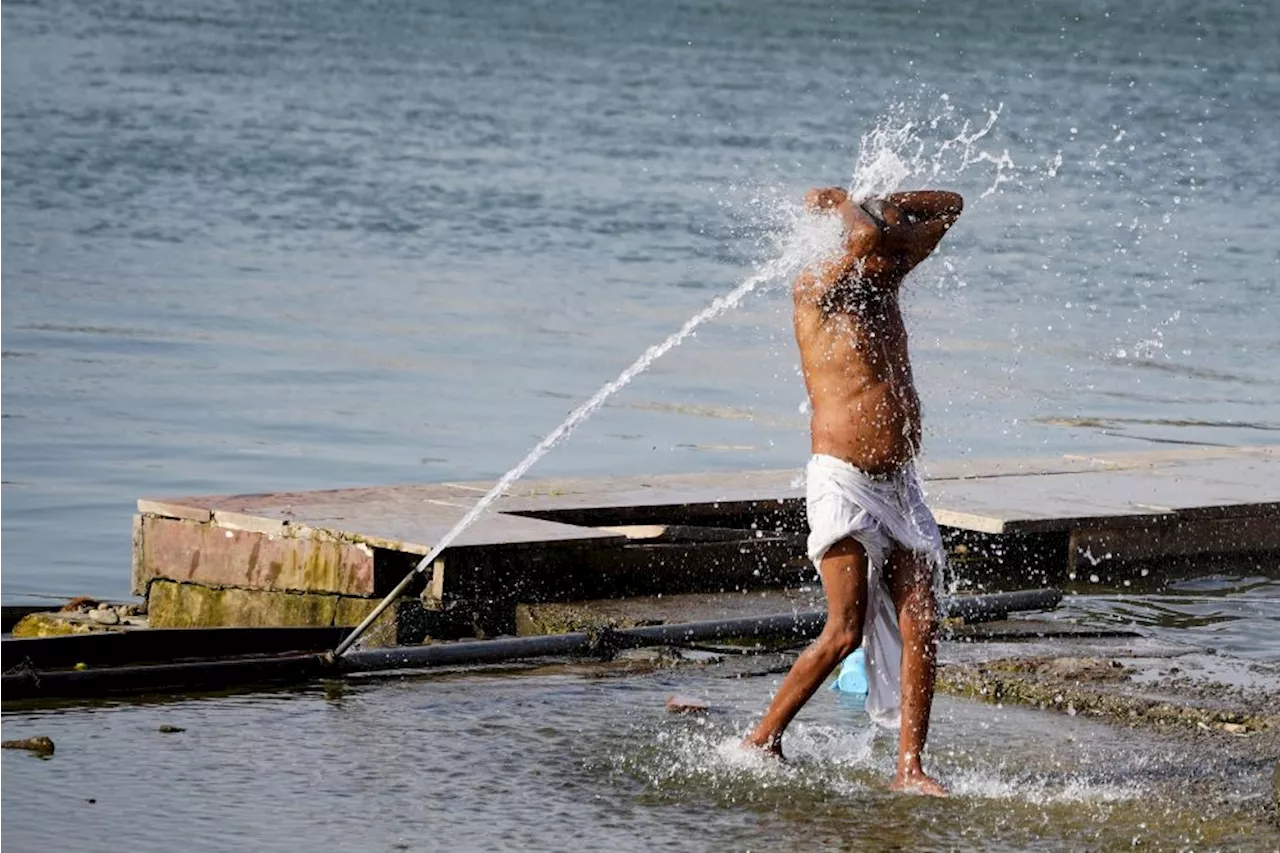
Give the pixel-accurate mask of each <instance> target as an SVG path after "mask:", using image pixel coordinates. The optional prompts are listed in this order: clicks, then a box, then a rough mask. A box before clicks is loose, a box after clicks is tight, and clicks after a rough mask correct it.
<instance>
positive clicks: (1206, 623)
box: [1056, 565, 1280, 661]
mask: <svg viewBox="0 0 1280 853" xmlns="http://www.w3.org/2000/svg"><path fill="white" fill-rule="evenodd" d="M1265 568H1269V569H1271V570H1272V571H1273V574H1272V575H1271V576H1269V577H1264V576H1260V575H1211V576H1207V577H1203V578H1195V579H1190V580H1184V581H1179V582H1177V583H1173V584H1169V585H1168V586H1165V587H1163V589H1162V591H1160V592H1148V593H1143V594H1141V595H1130V594H1121V593H1113V594H1081V595H1069V596H1067V598H1066V599H1065V600H1064V601H1063V605H1062V608H1061V610H1060V611H1059V613H1058V614H1056V615H1059V616H1062V617H1064V618H1078V619H1080V620H1081V621H1083V622H1085V623H1086V624H1105V625H1123V626H1126V627H1131V628H1133V629H1135V630H1138V631H1140V632H1142V633H1144V634H1148V635H1150V636H1155V637H1160V638H1163V639H1166V640H1171V641H1174V642H1185V643H1191V644H1193V645H1196V646H1200V647H1202V648H1207V649H1211V650H1214V651H1217V652H1222V653H1226V654H1230V655H1234V656H1236V657H1242V658H1249V659H1253V660H1263V661H1277V660H1280V579H1277V577H1276V574H1280V573H1276V572H1275V566H1274V565H1269V566H1267V567H1265Z"/></svg>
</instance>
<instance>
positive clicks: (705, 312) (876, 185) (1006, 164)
mask: <svg viewBox="0 0 1280 853" xmlns="http://www.w3.org/2000/svg"><path fill="white" fill-rule="evenodd" d="M942 100H943V104H944V106H943V109H942V114H941V116H940V117H936V118H934V119H933V120H932V121H931V122H930V123H929V125H930V126H929V129H930V130H936V129H937V127H938V123H939V121H940V120H941V119H943V118H945V119H948V120H950V119H954V111H955V108H954V107H953V106H952V105H951V104H950V102H949V100H948V99H947V98H946V96H943V99H942ZM999 115H1000V110H999V109H996V110H992V111H989V112H988V118H987V121H986V123H985V125H984V126H983V127H981V128H978V129H977V130H971V125H970V122H969V121H967V120H966V121H964V123H963V126H962V127H961V129H960V131H959V132H958V133H957V134H956V135H955V136H954V137H952V138H951V139H948V140H944V141H942V142H940V143H937V144H935V145H934V147H933V149H932V154H930V155H928V156H926V151H927V150H928V149H929V146H928V145H927V144H926V142H925V140H924V139H923V138H922V137H921V136H920V130H921V126H920V125H918V124H916V123H914V122H911V121H905V122H895V120H894V119H893V117H888V118H885V119H882V120H881V121H880V122H879V123H878V124H877V125H876V126H875V128H873V129H872V131H871V132H869V133H868V134H866V135H865V136H863V138H862V142H861V146H860V149H859V152H858V157H857V161H856V163H855V171H854V179H853V181H852V187H851V190H850V194H851V195H852V196H853V197H854V198H855V199H861V198H866V197H871V196H873V195H874V196H879V195H883V194H886V193H888V192H891V191H893V190H895V189H897V188H898V187H899V186H901V185H902V183H903V182H904V181H905V180H907V179H908V178H919V177H928V178H935V177H937V176H938V175H939V174H940V173H942V172H943V171H944V170H945V171H950V170H949V169H946V168H945V167H946V166H947V160H948V157H949V155H951V154H952V153H955V154H958V155H959V160H960V162H959V164H958V166H957V167H956V168H955V172H956V173H957V174H958V173H959V172H962V171H964V170H965V169H967V168H968V167H970V166H973V165H981V164H984V163H985V164H988V165H990V166H992V167H993V168H994V171H995V182H994V183H993V184H992V185H991V187H990V188H989V189H988V190H987V192H985V193H983V195H984V196H985V195H989V194H990V193H992V192H994V191H995V190H996V189H997V188H998V187H999V186H1000V184H1001V183H1003V182H1004V181H1005V180H1008V177H1007V175H1006V172H1007V171H1008V170H1010V169H1012V166H1013V164H1012V161H1011V160H1010V159H1009V155H1008V153H1007V152H1005V153H1003V154H1002V155H999V156H996V155H992V154H990V153H988V152H987V151H985V150H983V149H981V148H980V147H979V143H980V142H981V141H982V140H983V139H984V138H985V137H986V136H987V134H988V133H990V132H991V129H992V128H993V127H994V126H995V123H996V120H997V119H998V118H999ZM782 213H783V214H784V215H788V216H789V217H790V223H789V227H788V228H784V229H779V230H778V232H776V235H775V243H776V247H775V249H776V251H777V256H776V257H775V258H774V259H773V260H771V261H768V262H766V263H764V264H762V265H761V266H760V267H759V268H758V269H757V271H756V272H755V273H753V274H752V275H750V276H748V277H747V278H746V279H745V280H744V281H742V283H740V284H739V285H738V286H737V287H735V288H734V289H733V290H731V291H730V292H729V293H727V294H725V295H723V296H718V297H716V298H715V299H714V300H712V301H711V303H710V304H709V305H707V307H705V308H703V309H702V310H701V311H699V312H698V313H697V314H694V315H693V317H691V318H690V319H689V320H688V321H687V322H686V323H685V324H684V325H683V326H681V327H680V328H679V330H677V331H676V332H675V333H674V334H673V335H671V336H670V337H668V338H667V339H666V340H664V341H663V342H662V343H660V344H657V345H655V346H652V347H649V349H647V350H645V352H644V354H643V355H641V356H640V357H639V358H638V359H636V360H635V361H634V362H633V363H632V364H631V366H630V367H628V368H627V369H626V370H624V371H622V373H620V374H619V375H618V378H616V379H614V380H613V381H612V382H609V383H607V384H605V385H604V387H602V388H601V389H600V390H599V391H597V392H596V393H595V394H594V395H593V396H592V397H591V398H590V399H589V400H587V401H586V402H585V403H583V404H582V405H580V406H578V408H576V409H574V410H573V411H572V412H570V413H569V416H568V417H566V418H565V419H564V421H563V422H562V423H561V424H560V425H559V426H558V427H556V428H555V429H553V430H552V431H551V432H550V433H548V434H547V436H546V438H544V439H542V441H540V442H538V444H537V446H535V447H534V448H533V449H532V450H530V451H529V453H528V454H526V455H525V457H524V459H522V460H520V462H519V464H517V465H516V466H515V467H514V468H512V469H511V470H510V471H508V472H507V473H506V474H504V475H503V476H502V478H501V479H499V480H498V482H497V483H495V484H494V485H493V487H492V488H491V489H489V491H487V492H485V494H484V495H483V496H482V497H481V498H480V500H478V501H477V502H476V504H475V506H473V507H472V508H471V509H470V510H468V512H467V514H466V515H464V516H463V517H462V518H461V519H460V520H459V521H458V523H457V524H455V525H454V526H453V527H452V528H450V529H449V531H448V532H446V533H445V534H444V536H442V537H440V540H439V541H438V542H437V543H436V544H435V546H434V547H432V549H431V551H430V552H429V553H428V554H427V555H426V556H425V557H423V558H422V559H421V560H419V561H418V563H417V565H416V566H415V567H414V568H413V570H412V571H411V572H409V573H408V574H407V575H405V577H404V579H403V580H402V581H400V583H398V584H397V585H396V587H395V589H393V590H392V591H391V592H390V593H388V594H387V596H386V597H385V598H383V599H382V601H381V602H379V603H378V606H377V607H375V608H374V609H373V611H372V612H371V613H370V614H369V615H368V616H366V617H365V618H364V621H362V622H361V623H360V624H359V625H357V626H356V627H355V629H354V630H352V632H351V633H350V634H348V635H347V637H346V639H344V640H343V641H342V642H341V643H340V644H339V645H338V647H337V648H336V649H334V651H333V657H335V658H337V657H341V656H342V655H343V654H345V653H346V652H347V650H348V649H350V648H351V647H352V646H353V645H354V644H355V643H356V641H357V640H359V639H360V637H362V636H363V635H364V633H365V632H366V631H367V630H368V629H369V626H370V625H372V624H373V623H374V622H375V621H377V619H378V617H379V616H381V615H382V614H383V613H384V612H385V611H386V609H387V608H388V607H390V606H391V603H392V602H393V601H395V600H396V599H397V598H399V597H400V596H401V595H403V594H404V592H405V590H407V589H408V588H409V586H410V584H412V583H413V580H414V578H415V577H417V576H418V575H420V574H422V573H423V572H425V571H426V570H427V568H428V567H429V566H431V565H432V564H433V563H434V562H435V560H436V558H437V557H439V556H440V554H441V553H442V552H443V551H444V550H445V549H446V548H448V547H449V546H450V545H451V544H453V542H454V540H455V539H457V538H458V536H459V535H461V534H462V532H463V531H464V530H466V529H467V528H468V527H470V526H471V525H472V524H473V523H474V522H475V520H476V519H477V518H479V517H480V515H481V514H482V513H484V511H485V510H487V509H488V508H489V507H490V506H491V505H492V504H493V503H494V502H495V501H496V500H497V499H498V498H500V497H501V496H502V495H503V494H505V493H506V491H507V489H508V488H509V487H510V486H511V484H513V483H514V482H515V481H516V480H518V479H520V478H521V477H522V476H524V474H525V472H527V471H528V470H529V469H530V468H531V467H533V465H534V463H535V462H537V461H538V460H539V459H541V458H542V457H543V456H544V455H545V454H546V453H547V452H548V451H549V450H551V448H553V447H555V446H556V445H557V444H559V443H560V442H561V441H563V440H564V439H565V438H567V437H568V436H569V434H570V433H571V432H573V430H574V429H576V428H577V427H578V425H580V424H581V423H582V422H583V421H585V420H586V419H587V418H589V417H590V416H591V415H592V413H594V412H595V411H596V410H597V409H599V408H600V407H601V406H602V405H604V403H605V401H606V400H608V399H609V397H611V396H613V395H614V394H615V393H617V392H618V391H620V390H621V389H622V388H623V387H625V386H626V385H627V384H628V383H629V382H630V381H631V380H632V379H634V378H635V377H636V376H638V375H639V374H640V373H642V372H644V370H645V369H647V368H648V367H649V365H651V364H653V362H654V361H656V360H658V359H659V358H661V357H662V356H663V355H665V354H666V353H667V352H668V351H670V350H672V349H674V348H675V347H676V346H679V345H680V344H681V343H682V342H683V341H684V340H685V339H686V338H688V337H689V336H690V335H691V334H693V332H694V330H696V329H697V328H698V327H699V326H701V325H702V324H703V323H705V322H706V321H708V320H710V319H712V318H714V317H717V316H719V315H720V314H723V313H724V312H725V311H728V310H729V309H731V308H733V307H735V306H736V305H738V304H739V303H741V302H742V301H743V300H744V299H746V298H747V297H748V296H749V295H751V293H752V292H753V291H755V290H757V289H758V288H759V287H760V286H761V285H764V284H767V283H769V282H774V281H783V280H787V279H789V278H791V277H793V276H794V275H796V274H797V273H798V272H799V271H800V270H801V269H802V268H803V267H805V266H806V265H808V264H810V263H812V262H813V261H815V260H820V259H822V258H823V257H826V256H830V255H831V254H833V253H834V252H835V251H836V250H837V249H838V244H839V236H840V235H839V225H838V223H836V222H835V221H834V219H833V218H832V217H811V216H806V215H803V212H802V211H801V210H800V209H799V208H797V207H794V206H790V207H784V209H783V211H782Z"/></svg>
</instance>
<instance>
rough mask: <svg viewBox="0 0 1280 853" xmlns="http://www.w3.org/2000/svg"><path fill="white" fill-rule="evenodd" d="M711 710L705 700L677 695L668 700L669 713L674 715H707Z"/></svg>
mask: <svg viewBox="0 0 1280 853" xmlns="http://www.w3.org/2000/svg"><path fill="white" fill-rule="evenodd" d="M710 708H711V706H710V705H709V704H707V702H706V701H705V700H703V699H695V698H694V697H692V696H681V695H679V694H676V695H675V696H672V697H671V698H670V699H668V700H667V711H669V712H670V713H672V714H705V713H707V711H708V710H709V709H710Z"/></svg>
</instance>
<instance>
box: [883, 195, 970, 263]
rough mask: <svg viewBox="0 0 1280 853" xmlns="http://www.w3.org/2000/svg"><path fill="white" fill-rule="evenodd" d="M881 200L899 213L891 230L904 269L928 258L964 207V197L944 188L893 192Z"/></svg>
mask: <svg viewBox="0 0 1280 853" xmlns="http://www.w3.org/2000/svg"><path fill="white" fill-rule="evenodd" d="M885 201H886V202H887V203H888V204H890V205H892V206H893V207H895V208H897V209H898V211H899V212H901V213H902V221H901V223H900V224H895V226H894V227H893V228H892V229H891V230H892V232H893V237H894V242H895V243H897V245H896V246H895V249H896V250H897V254H899V255H900V256H901V257H902V259H903V263H904V264H905V267H906V270H908V271H909V270H911V269H913V268H914V267H915V266H916V265H917V264H919V263H920V262H921V261H923V260H924V259H925V258H927V257H929V253H930V252H932V251H933V250H934V249H935V248H937V246H938V243H939V242H940V241H941V240H942V238H943V235H945V234H946V233H947V231H948V230H950V228H951V226H952V225H955V223H956V220H957V219H959V218H960V213H961V212H962V211H963V210H964V199H962V198H961V197H960V195H959V194H958V193H953V192H947V191H946V190H916V191H913V192H904V193H893V194H892V195H889V196H887V197H886V198H885Z"/></svg>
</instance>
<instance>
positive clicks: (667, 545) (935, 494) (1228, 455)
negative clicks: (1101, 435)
mask: <svg viewBox="0 0 1280 853" xmlns="http://www.w3.org/2000/svg"><path fill="white" fill-rule="evenodd" d="M926 474H927V485H926V488H927V492H928V499H929V503H930V505H931V507H932V508H933V510H934V513H935V515H936V516H937V519H938V521H939V523H940V524H941V525H943V526H944V528H949V529H950V530H952V531H965V532H969V533H972V534H977V535H982V536H989V537H1008V538H1013V539H1016V538H1018V537H1025V538H1029V539H1034V540H1036V541H1037V542H1039V543H1041V545H1043V544H1044V543H1046V542H1047V543H1049V545H1050V547H1053V548H1056V547H1058V546H1059V543H1060V544H1061V547H1063V548H1064V549H1065V552H1064V554H1063V556H1064V562H1065V567H1066V569H1067V571H1075V569H1076V568H1077V567H1079V566H1082V565H1088V566H1095V565H1097V564H1099V563H1101V562H1103V561H1107V560H1110V561H1115V560H1125V559H1153V558H1161V557H1169V556H1182V557H1188V556H1189V557H1195V556H1197V555H1216V554H1225V553H1250V552H1258V551H1280V445H1272V446H1258V447H1243V448H1217V447H1214V448H1207V447H1194V448H1180V449H1176V450H1160V451H1149V452H1127V453H1114V454H1096V455H1089V456H1062V457H1051V458H1042V459H1023V460H962V461H954V462H936V463H931V464H929V465H927V466H926ZM801 475H802V472H801V470H800V469H796V470H785V471H755V472H744V473H735V474H698V475H662V476H651V477H643V476H642V477H616V478H597V479H555V480H531V481H526V482H521V483H517V484H515V486H514V487H513V488H512V489H511V491H510V493H509V494H508V495H507V496H505V497H503V498H502V499H500V500H499V501H498V502H497V504H496V505H495V507H494V508H493V509H492V510H491V511H490V512H489V513H487V514H486V515H484V516H482V517H481V519H480V520H479V521H478V522H477V523H476V524H475V525H474V526H473V527H471V528H470V529H469V530H467V531H466V532H465V533H464V534H463V535H462V536H461V537H460V538H459V539H458V540H457V542H456V543H455V544H454V545H453V546H451V547H450V548H449V550H448V551H447V552H446V554H445V555H444V557H445V559H444V560H443V561H442V562H441V563H440V564H439V565H438V566H437V567H436V571H435V572H434V573H433V576H432V579H431V585H430V587H429V588H428V590H427V597H428V598H429V599H430V598H432V597H433V596H434V598H435V600H436V601H437V602H443V601H444V600H445V598H446V597H447V595H448V593H449V589H450V587H456V588H457V590H458V592H459V594H463V592H464V591H465V594H466V595H469V596H471V597H473V598H474V597H476V596H481V597H483V596H485V595H488V596H499V597H501V596H503V595H504V594H505V592H504V591H505V590H508V589H510V588H512V586H513V584H514V586H515V587H520V588H522V589H523V590H524V591H525V592H527V593H528V594H531V595H552V596H553V597H554V595H556V594H563V595H572V594H573V590H571V589H569V588H568V587H566V589H564V590H562V591H561V593H556V592H554V588H555V587H556V583H557V577H559V576H561V575H563V576H564V577H568V576H570V575H574V576H575V577H578V580H577V581H575V583H580V582H581V577H583V576H585V574H588V573H592V572H594V573H596V574H599V573H600V572H605V573H606V574H607V572H608V571H609V570H610V566H613V565H628V566H631V567H632V568H636V567H637V566H639V568H640V569H643V565H644V561H645V560H649V561H650V562H653V561H655V560H656V561H658V562H662V561H663V560H666V562H667V563H668V564H669V565H670V566H676V567H677V568H679V569H680V570H681V571H683V572H685V573H686V574H687V573H689V572H690V571H695V572H701V573H702V574H705V575H707V576H708V577H710V578H711V579H712V585H713V586H714V584H715V583H716V582H717V581H716V578H717V577H719V578H720V581H724V579H725V578H728V579H729V580H730V581H732V580H733V579H734V578H735V577H737V576H736V575H734V573H733V571H730V570H728V569H726V573H725V574H723V576H720V575H717V574H716V568H715V567H716V566H718V565H723V566H728V565H729V564H730V563H742V562H743V560H742V559H739V558H736V557H734V555H735V554H738V555H746V562H747V564H748V565H747V569H748V570H750V569H751V566H750V562H751V560H753V559H754V560H757V561H758V562H760V563H761V564H764V563H768V564H769V566H772V567H775V568H781V567H783V566H791V567H793V568H794V567H799V566H802V565H803V562H804V561H803V547H802V541H803V535H804V533H805V527H804V512H803V484H802V477H801ZM487 489H488V484H486V483H439V484H431V485H414V486H393V487H375V488H360V489H340V490H333V491H316V492H295V493H277V494H261V495H218V496H202V497H185V498H167V499H145V500H140V501H138V511H139V515H138V516H137V517H136V519H135V549H134V575H133V580H134V588H135V592H136V593H138V594H146V593H147V592H148V590H149V587H150V586H151V585H152V584H153V583H154V582H156V581H162V582H166V583H170V584H173V583H176V584H186V585H196V586H203V587H207V588H210V589H227V588H235V589H244V590H262V591H273V592H286V593H293V594H319V595H327V596H338V597H340V598H342V599H347V598H354V599H369V598H376V597H378V596H380V595H382V594H383V593H384V592H385V591H386V590H388V589H389V588H390V587H391V586H392V585H394V583H395V582H396V581H397V580H399V579H400V578H401V577H402V576H403V575H404V573H405V572H406V571H408V569H409V568H410V567H412V565H413V562H414V561H415V560H416V558H418V557H420V556H421V555H424V554H426V553H427V552H428V551H430V549H431V547H432V545H433V544H434V543H435V542H436V541H437V540H438V538H439V537H440V536H442V535H443V534H444V533H445V532H446V531H447V530H448V529H449V528H451V527H452V526H453V525H454V524H455V523H456V522H457V521H458V520H459V519H460V518H461V517H462V516H463V514H464V513H465V512H466V511H467V510H468V509H469V508H470V507H471V506H472V505H473V504H474V502H475V501H476V500H477V499H478V498H479V497H480V496H481V495H482V494H484V492H485V491H486V490H487ZM694 543H697V544H694ZM717 549H718V550H717ZM681 554H683V555H684V556H683V557H681V558H680V559H675V555H681ZM698 554H701V555H702V557H701V558H700V559H699V560H698V565H697V566H694V565H692V564H690V563H689V561H690V559H692V558H691V557H690V555H694V557H696V556H697V555H698ZM513 555H522V556H513ZM673 559H675V562H672V560H673ZM681 560H683V562H681ZM498 563H501V564H502V571H497V570H496V569H495V568H494V566H496V565H497V564H498ZM517 564H519V565H517ZM486 572H487V580H486V581H485V582H484V583H479V582H477V581H476V580H475V577H471V576H472V575H476V576H478V574H484V573H486ZM575 573H576V574H575ZM756 574H759V571H758V569H757V570H756ZM766 574H768V573H767V572H766ZM517 575H518V576H519V578H520V581H519V583H515V581H513V578H515V577H516V576H517ZM748 576H750V572H748ZM535 581H536V583H535ZM1037 581H1039V579H1037ZM530 584H533V586H530ZM535 587H536V589H535ZM729 588H732V586H730V587H729ZM548 590H551V592H548ZM170 591H172V590H170ZM341 603H342V602H339V604H341ZM348 603H349V602H348ZM339 609H340V608H339ZM360 609H361V608H360V607H359V606H356V607H355V608H354V610H353V609H352V608H350V607H348V608H347V613H346V616H345V617H343V616H339V615H337V610H335V611H334V616H333V617H332V618H334V619H339V618H348V619H349V618H351V613H353V612H355V611H356V610H360ZM321 611H323V608H321ZM316 612H320V611H316ZM326 612H327V611H326ZM308 613H309V614H310V615H306V614H304V615H303V616H301V617H299V618H302V619H313V618H316V617H315V615H314V613H311V612H310V611H308ZM319 618H321V619H323V618H324V617H323V615H322V616H321V617H319ZM153 621H154V614H153ZM160 624H161V625H163V624H164V622H163V620H161V622H160Z"/></svg>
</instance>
